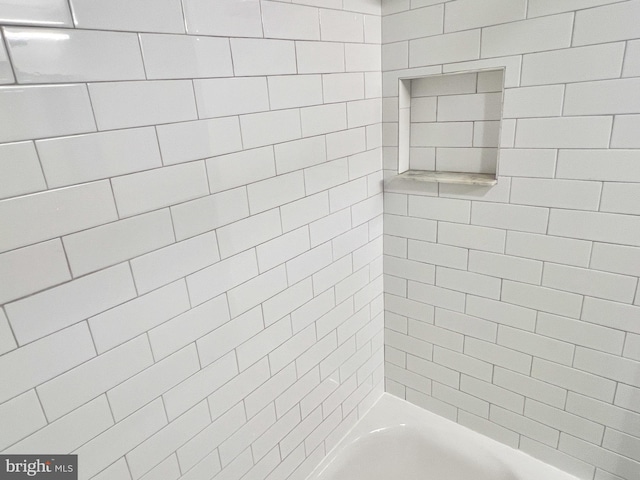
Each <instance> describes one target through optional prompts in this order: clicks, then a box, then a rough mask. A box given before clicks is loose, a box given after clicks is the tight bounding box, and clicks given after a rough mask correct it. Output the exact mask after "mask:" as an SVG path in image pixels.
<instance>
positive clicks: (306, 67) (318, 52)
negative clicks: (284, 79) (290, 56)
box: [296, 42, 345, 74]
mask: <svg viewBox="0 0 640 480" xmlns="http://www.w3.org/2000/svg"><path fill="white" fill-rule="evenodd" d="M296 59H297V65H298V73H299V74H306V73H335V72H344V70H345V59H344V47H343V45H342V44H341V43H330V42H296Z"/></svg>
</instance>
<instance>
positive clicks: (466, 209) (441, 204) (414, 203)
mask: <svg viewBox="0 0 640 480" xmlns="http://www.w3.org/2000/svg"><path fill="white" fill-rule="evenodd" d="M409 215H410V216H412V217H421V218H430V219H433V220H444V221H447V222H460V223H468V222H469V218H470V216H471V202H467V201H464V200H450V199H446V198H436V197H423V196H417V195H410V196H409Z"/></svg>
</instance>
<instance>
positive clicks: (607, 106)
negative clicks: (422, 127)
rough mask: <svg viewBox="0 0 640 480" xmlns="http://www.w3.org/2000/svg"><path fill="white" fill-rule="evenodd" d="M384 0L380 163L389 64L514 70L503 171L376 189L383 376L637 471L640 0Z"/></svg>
mask: <svg viewBox="0 0 640 480" xmlns="http://www.w3.org/2000/svg"><path fill="white" fill-rule="evenodd" d="M382 12H383V19H382V40H383V46H382V56H383V58H382V67H383V122H384V123H383V132H384V133H383V159H384V160H383V161H384V169H385V176H387V177H388V176H390V175H393V174H395V172H397V122H398V111H397V109H398V100H397V98H398V78H402V77H415V76H418V75H431V74H437V73H447V72H458V71H464V70H477V69H491V68H494V67H505V68H506V70H505V95H504V112H503V120H502V136H501V145H500V164H499V178H498V184H497V185H496V186H495V187H491V188H484V187H475V186H474V187H471V186H470V187H466V186H459V185H444V184H440V185H439V187H438V186H437V185H431V186H428V187H425V188H423V189H421V190H420V191H416V190H412V191H406V190H405V191H402V190H394V191H387V192H385V197H384V211H385V217H384V233H385V236H384V252H385V255H384V271H385V327H386V330H385V342H386V345H385V362H386V363H385V378H386V389H387V391H389V392H391V393H393V394H395V395H398V396H400V397H402V398H406V399H407V400H409V401H411V402H413V403H415V404H418V405H421V406H423V407H425V408H427V409H429V410H432V411H434V412H436V413H439V414H441V415H443V416H445V417H447V418H450V419H452V420H454V421H457V422H458V423H460V424H462V425H465V426H468V427H470V428H473V429H475V430H477V431H480V432H481V433H484V434H486V435H488V436H490V437H493V438H495V439H497V440H499V441H501V442H503V443H506V444H508V445H510V446H513V447H515V448H519V449H521V450H523V451H524V452H526V453H528V454H530V455H533V456H535V457H538V458H540V459H542V460H543V461H546V462H548V463H551V464H553V465H556V466H558V467H559V468H561V469H564V470H567V471H569V472H571V473H573V474H575V475H577V476H578V477H579V478H582V479H585V480H594V479H595V480H605V479H606V480H613V479H625V480H631V479H638V478H639V477H638V475H639V474H640V473H639V472H640V454H639V452H640V448H639V447H640V407H639V405H640V353H639V352H640V350H639V345H640V341H639V340H638V339H639V336H638V334H639V333H640V296H639V295H640V287H639V285H638V283H639V282H638V278H639V276H640V207H639V205H640V143H639V141H638V132H639V131H640V96H639V92H640V78H639V76H640V69H639V68H638V67H639V65H640V47H639V45H640V26H639V25H640V23H638V19H639V18H640V1H638V0H631V1H622V0H563V1H557V0H483V1H481V2H478V1H475V0H454V1H442V0H435V1H416V0H412V1H411V2H410V1H409V0H388V1H384V2H383V5H382ZM447 78H450V77H447ZM414 83H415V81H414ZM448 84H449V85H451V82H448ZM471 88H472V90H470V91H476V90H475V88H476V85H471ZM413 94H414V97H415V94H416V92H415V91H414V92H413ZM442 98H446V97H442ZM412 141H414V139H413V138H412ZM469 150H470V149H469ZM458 158H461V157H458ZM425 164H426V165H428V162H426V163H425Z"/></svg>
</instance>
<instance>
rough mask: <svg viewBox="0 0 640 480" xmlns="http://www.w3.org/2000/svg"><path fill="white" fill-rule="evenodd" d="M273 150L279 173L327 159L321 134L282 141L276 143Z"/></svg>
mask: <svg viewBox="0 0 640 480" xmlns="http://www.w3.org/2000/svg"><path fill="white" fill-rule="evenodd" d="M274 151H275V159H276V169H277V171H278V173H279V174H283V173H287V172H292V171H294V170H300V169H302V168H305V167H310V166H312V165H317V164H319V163H323V162H325V161H326V160H327V151H326V144H325V139H324V137H322V136H319V137H311V138H304V139H302V140H295V141H293V142H288V143H282V144H279V145H276V146H275V147H274Z"/></svg>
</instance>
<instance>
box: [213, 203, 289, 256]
mask: <svg viewBox="0 0 640 480" xmlns="http://www.w3.org/2000/svg"><path fill="white" fill-rule="evenodd" d="M281 234H282V228H281V227H280V212H279V211H278V209H273V210H269V211H267V212H263V213H260V214H258V215H253V216H251V217H249V218H246V219H244V220H240V221H238V222H235V223H232V224H230V225H227V226H225V227H221V228H219V229H218V231H217V235H218V246H219V249H220V255H221V256H222V258H227V257H229V256H231V255H235V254H236V253H239V252H242V251H244V250H247V249H249V248H251V247H255V246H256V245H259V244H261V243H264V242H266V241H267V240H271V239H272V238H275V237H278V236H279V235H281Z"/></svg>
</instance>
